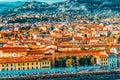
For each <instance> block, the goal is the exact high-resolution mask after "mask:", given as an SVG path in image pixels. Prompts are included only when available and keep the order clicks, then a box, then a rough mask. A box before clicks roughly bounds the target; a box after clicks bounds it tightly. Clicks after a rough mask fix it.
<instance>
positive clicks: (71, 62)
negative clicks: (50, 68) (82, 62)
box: [66, 59, 75, 67]
mask: <svg viewBox="0 0 120 80" xmlns="http://www.w3.org/2000/svg"><path fill="white" fill-rule="evenodd" d="M71 66H75V60H74V59H67V60H66V67H71Z"/></svg>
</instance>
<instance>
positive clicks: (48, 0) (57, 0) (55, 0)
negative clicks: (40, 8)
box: [0, 0, 65, 3]
mask: <svg viewBox="0 0 120 80" xmlns="http://www.w3.org/2000/svg"><path fill="white" fill-rule="evenodd" d="M6 1H7V2H8V1H9V2H14V1H27V0H0V2H6ZM36 1H40V2H48V3H49V2H50V3H52V2H60V1H65V0H36Z"/></svg>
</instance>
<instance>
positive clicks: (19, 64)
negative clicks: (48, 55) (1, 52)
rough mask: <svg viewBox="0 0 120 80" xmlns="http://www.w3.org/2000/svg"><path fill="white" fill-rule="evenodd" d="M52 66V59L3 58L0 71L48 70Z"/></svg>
mask: <svg viewBox="0 0 120 80" xmlns="http://www.w3.org/2000/svg"><path fill="white" fill-rule="evenodd" d="M50 68H51V60H40V59H39V58H35V59H34V58H28V57H27V58H24V57H20V58H1V59H0V71H12V70H32V69H41V70H46V69H50Z"/></svg>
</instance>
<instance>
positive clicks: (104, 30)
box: [0, 22, 120, 71]
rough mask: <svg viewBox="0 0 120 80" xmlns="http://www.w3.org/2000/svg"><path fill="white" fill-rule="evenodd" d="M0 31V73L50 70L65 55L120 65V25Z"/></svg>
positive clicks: (25, 26) (33, 26)
mask: <svg viewBox="0 0 120 80" xmlns="http://www.w3.org/2000/svg"><path fill="white" fill-rule="evenodd" d="M0 29H1V31H0V71H9V70H29V69H41V70H44V69H51V68H52V67H54V66H55V58H58V57H63V56H66V55H71V56H76V57H78V58H80V57H81V56H86V55H93V56H94V57H96V65H100V66H107V67H109V68H117V67H119V66H120V54H119V47H120V45H119V42H120V41H119V40H120V35H119V34H120V25H119V24H114V25H110V24H102V23H101V24H83V22H80V23H72V24H67V23H54V24H52V23H36V24H19V23H15V24H4V23H3V24H0ZM112 47H115V48H117V49H118V50H117V51H116V52H111V51H110V49H111V48H112ZM114 50H115V49H114ZM114 50H113V51H114Z"/></svg>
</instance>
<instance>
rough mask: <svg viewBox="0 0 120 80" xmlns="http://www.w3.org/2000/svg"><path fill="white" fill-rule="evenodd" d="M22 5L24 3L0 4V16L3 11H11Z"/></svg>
mask: <svg viewBox="0 0 120 80" xmlns="http://www.w3.org/2000/svg"><path fill="white" fill-rule="evenodd" d="M22 4H24V2H21V1H17V2H0V15H1V14H2V12H3V11H8V10H10V9H13V8H15V7H18V6H20V5H22Z"/></svg>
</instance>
